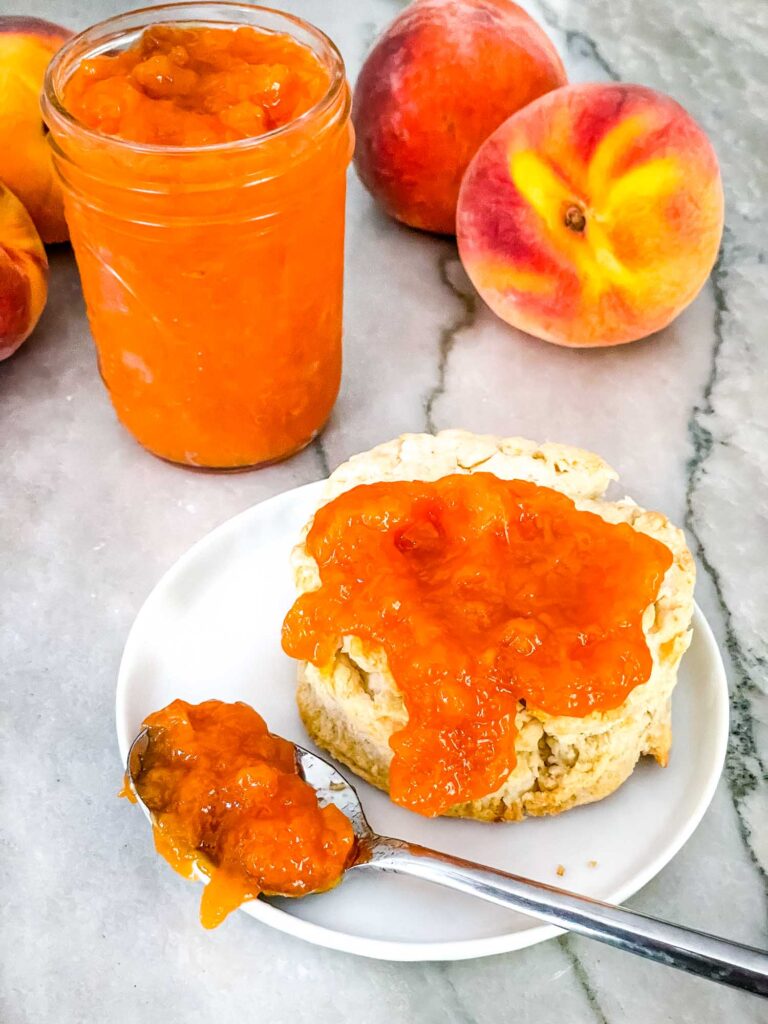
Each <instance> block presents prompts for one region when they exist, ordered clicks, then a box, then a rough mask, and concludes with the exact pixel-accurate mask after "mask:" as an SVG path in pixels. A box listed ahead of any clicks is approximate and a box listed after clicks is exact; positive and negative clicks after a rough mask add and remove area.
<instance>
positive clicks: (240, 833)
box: [137, 700, 354, 928]
mask: <svg viewBox="0 0 768 1024" xmlns="http://www.w3.org/2000/svg"><path fill="white" fill-rule="evenodd" d="M144 725H145V726H146V727H147V728H148V729H149V745H148V748H147V752H146V754H145V755H144V757H143V758H142V773H141V776H140V777H139V779H138V783H137V788H138V791H139V795H140V796H141V799H142V800H143V801H144V803H145V804H146V805H147V807H148V808H149V809H150V811H151V812H152V815H153V826H154V828H153V830H154V836H155V846H156V847H157V851H158V853H160V854H162V856H163V857H165V859H166V860H167V861H168V862H169V864H171V866H172V867H173V868H175V869H176V871H178V872H179V873H180V874H182V875H184V876H185V877H187V878H189V877H191V876H192V872H193V868H194V866H195V864H196V863H197V864H198V865H199V866H200V868H201V870H203V871H204V872H205V873H206V874H207V875H208V876H209V877H210V881H209V882H208V884H207V885H206V887H205V890H204V892H203V898H202V903H201V906H200V920H201V921H202V923H203V925H204V926H205V927H206V928H213V927H215V926H216V925H218V924H220V923H221V921H222V920H223V919H224V918H225V917H226V916H227V914H229V913H230V911H232V910H234V909H235V908H236V907H239V906H240V904H241V903H243V902H244V901H245V900H252V899H255V898H256V897H257V896H258V895H259V893H260V892H268V893H277V894H280V895H283V896H304V895H306V894H307V893H310V892H317V891H320V890H323V889H329V888H330V887H332V886H334V885H336V883H337V882H338V881H339V880H340V879H341V876H342V874H343V872H344V868H345V867H346V865H347V863H348V862H349V860H350V857H351V855H352V850H353V847H354V835H353V832H352V826H351V824H350V823H349V821H348V820H347V818H346V817H345V816H344V815H343V814H342V812H341V811H340V810H338V808H336V807H334V806H333V805H329V806H327V807H320V806H319V805H318V802H317V796H316V794H315V791H314V789H312V787H311V786H310V785H308V783H306V782H305V781H304V780H303V779H302V778H301V777H300V776H299V774H298V772H297V769H296V763H295V759H294V750H293V744H291V743H288V742H287V740H284V739H281V738H280V737H279V736H273V735H272V734H271V733H269V732H268V731H267V727H266V725H265V723H264V720H263V719H262V718H261V717H260V716H259V715H258V714H256V712H255V711H254V710H253V709H252V708H250V707H249V706H248V705H247V704H242V703H239V702H238V703H236V704H225V703H223V702H222V701H219V700H208V701H205V703H203V704H197V705H194V704H187V703H186V701H183V700H175V701H174V702H173V703H172V704H169V705H168V707H166V708H163V710H162V711H156V712H155V713H154V714H153V715H150V716H149V718H147V719H146V720H145V722H144Z"/></svg>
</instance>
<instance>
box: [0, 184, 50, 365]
mask: <svg viewBox="0 0 768 1024" xmlns="http://www.w3.org/2000/svg"><path fill="white" fill-rule="evenodd" d="M47 295H48V260H47V259H46V256H45V249H44V248H43V243H42V241H41V240H40V236H39V235H38V233H37V230H36V229H35V225H34V224H33V223H32V219H31V217H30V216H29V214H28V213H27V211H26V210H25V209H24V206H23V205H22V204H21V202H20V201H19V200H18V199H17V198H16V196H15V195H14V194H13V192H11V190H10V189H7V188H5V187H4V186H3V185H0V359H7V358H8V356H9V355H11V354H12V353H13V352H15V351H16V349H17V348H18V347H19V345H21V343H22V342H23V341H25V340H26V339H27V338H28V337H29V335H30V334H31V333H32V330H33V328H34V326H35V324H36V323H37V321H38V320H39V319H40V314H41V313H42V312H43V308H44V306H45V300H46V298H47Z"/></svg>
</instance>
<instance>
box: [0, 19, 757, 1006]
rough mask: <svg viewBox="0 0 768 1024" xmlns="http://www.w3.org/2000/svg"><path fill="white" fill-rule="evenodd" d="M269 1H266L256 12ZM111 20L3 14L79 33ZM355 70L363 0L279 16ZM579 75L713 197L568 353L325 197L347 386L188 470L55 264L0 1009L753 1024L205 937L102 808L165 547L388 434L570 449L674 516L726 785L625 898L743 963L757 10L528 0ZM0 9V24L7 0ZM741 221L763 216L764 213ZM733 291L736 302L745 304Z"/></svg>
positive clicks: (525, 967) (507, 961)
mask: <svg viewBox="0 0 768 1024" xmlns="http://www.w3.org/2000/svg"><path fill="white" fill-rule="evenodd" d="M276 2H278V0H276ZM125 6H126V5H125V4H123V3H121V2H120V0H30V2H29V3H28V4H27V5H26V13H32V14H37V15H40V16H44V17H48V18H52V19H54V20H57V21H61V22H62V23H64V24H68V25H71V26H72V27H75V28H78V27H83V26H85V25H86V24H87V23H89V22H92V21H95V20H97V19H98V18H100V17H102V16H106V15H107V14H110V13H114V12H117V11H118V10H120V9H122V8H123V7H125ZM283 6H285V7H287V8H289V9H291V10H295V11H296V12H297V13H300V14H302V15H305V16H306V17H308V18H309V19H310V20H312V21H315V22H316V23H317V24H319V25H320V26H322V27H323V28H325V29H326V30H327V31H329V32H330V33H331V35H333V37H334V38H335V39H336V40H337V42H338V43H339V45H340V48H341V50H342V53H343V54H344V56H345V58H346V60H347V63H348V66H349V70H350V74H351V75H352V76H354V75H355V74H356V72H357V69H358V67H359V65H360V62H361V60H362V57H363V55H364V53H365V50H366V48H367V47H368V45H369V44H370V41H371V40H372V38H373V37H374V35H375V33H376V32H377V31H378V30H379V28H380V27H381V26H383V25H384V24H385V23H386V22H387V21H388V20H389V19H390V18H391V17H392V15H393V14H394V13H395V12H396V10H397V9H398V7H399V6H400V5H399V4H398V3H395V2H392V0H294V2H292V3H285V4H284V5H283ZM525 6H527V7H529V9H530V10H531V12H532V13H533V14H534V15H535V16H538V17H539V18H540V19H542V20H543V21H544V22H545V23H546V25H547V26H548V28H549V30H550V32H551V34H552V36H553V38H554V39H555V41H556V43H557V44H558V45H559V46H560V48H561V50H562V52H563V53H564V54H565V56H566V60H567V63H568V65H569V68H570V70H571V73H572V76H573V77H574V78H577V79H604V78H618V77H621V78H624V79H627V80H634V81H638V82H643V83H645V84H648V85H651V86H655V87H658V88H661V89H664V90H666V91H668V92H671V93H672V94H673V95H674V96H675V97H676V98H677V99H678V100H680V101H681V102H682V103H683V104H684V105H685V106H686V107H687V108H688V109H689V110H690V111H691V112H692V113H693V114H694V115H695V116H696V117H697V118H698V119H699V121H700V122H701V123H702V124H703V125H704V126H705V128H706V129H707V131H708V132H709V133H710V134H711V137H712V139H713V141H714V143H715V145H716V147H717V150H718V153H719V156H720V160H721V163H722V168H723V172H724V177H725V182H726V190H727V196H728V228H727V232H726V235H725V239H724V246H723V253H722V256H721V259H720V261H719V263H718V266H717V268H716V271H715V273H714V276H713V280H712V283H711V285H710V286H708V287H707V289H706V290H705V291H704V293H703V294H702V295H701V296H700V298H699V299H698V300H697V301H696V302H695V304H694V305H693V306H692V307H691V308H690V309H689V310H688V311H687V312H686V313H685V314H684V315H683V316H682V317H680V319H679V320H678V321H677V322H676V323H675V324H674V325H673V326H672V327H671V328H669V329H668V330H667V331H665V332H664V333H663V334H662V335H660V336H657V337H655V338H653V339H652V340H649V341H646V342H641V343H638V344H635V345H631V346H628V347H625V348H622V349H619V350H615V351H607V352H569V351H565V350H560V349H557V348H554V347H552V346H548V345H545V344H544V343H540V342H537V341H534V340H531V339H529V338H526V337H523V336H521V335H519V334H517V333H515V332H514V331H512V330H511V329H508V328H506V327H505V326H504V325H503V324H501V323H500V322H498V321H497V320H495V319H494V317H493V316H492V314H491V313H490V312H489V311H488V310H486V309H485V308H484V307H483V306H482V305H481V304H480V303H478V302H477V301H476V299H475V298H474V297H473V295H472V292H471V289H470V287H469V285H468V283H467V280H466V278H465V277H464V276H463V274H462V273H461V270H460V267H459V265H458V264H457V261H456V257H455V250H454V248H453V246H452V245H451V244H449V243H447V242H442V241H437V240H434V239H431V238H428V237H424V236H420V235H417V234H414V233H411V232H409V231H407V230H405V229H402V228H400V227H398V226H397V225H395V224H394V223H391V222H389V221H388V220H386V219H384V218H383V217H382V216H381V215H379V214H378V213H377V212H376V210H375V209H374V208H373V206H372V203H371V201H370V200H369V199H368V197H367V196H366V195H365V194H364V193H363V191H362V190H361V188H360V187H359V185H358V184H357V182H356V181H355V180H354V177H352V178H351V180H350V196H349V221H348V225H349V226H348V258H347V267H348V274H347V288H348V290H347V302H346V370H345V379H344V386H343V391H342V394H341V397H340V400H339V402H338V405H337V407H336V411H335V414H334V417H333V421H332V423H331V425H330V427H329V428H328V430H327V431H326V433H325V436H324V437H323V439H322V442H321V443H318V444H316V445H314V446H313V447H312V448H310V449H309V450H307V451H306V452H304V453H303V454H301V455H300V456H298V457H297V458H295V459H293V460H292V461H290V462H288V463H285V464H284V465H281V466H277V467H274V468H271V469H268V470H264V471H261V472H257V473H250V474H243V475H238V476H229V477H227V476H208V475H201V474H197V473H192V472H188V471H185V470H182V469H176V468H173V467H171V466H168V465H165V464H163V463H161V462H158V461H156V460H155V459H153V458H152V457H151V456H149V455H146V454H145V453H144V452H143V451H142V450H141V449H139V448H138V447H137V446H136V445H135V444H134V443H133V442H132V441H131V440H130V438H129V437H128V436H127V434H125V433H124V432H123V431H122V430H121V429H120V428H119V427H118V425H117V423H116V422H115V420H114V418H113V415H112V411H111V408H110V405H109V402H108V399H107V397H106V395H105V393H104V391H103V389H102V386H101V383H100V381H99V379H98V376H97V373H96V366H95V362H94V357H93V352H92V348H91V342H90V339H89V336H88V329H87V326H86V322H85V318H84V315H83V309H82V301H81V296H80V289H79V284H78V279H77V273H76V270H75V266H74V263H73V260H72V256H71V253H70V252H69V250H68V249H67V248H65V247H62V248H60V249H58V250H56V251H55V252H54V253H53V254H52V290H51V299H50V303H49V306H48V308H47V310H46V313H45V316H44V319H43V321H42V323H41V325H40V328H39V329H38V331H37V332H36V334H35V336H34V337H33V339H32V340H31V341H30V342H29V343H28V344H27V345H26V346H25V347H24V348H23V349H22V350H20V351H19V352H18V353H17V355H16V356H15V357H14V358H13V359H11V360H9V361H8V362H6V363H4V364H2V365H0V422H1V424H2V425H1V426H0V445H1V446H2V461H1V462H0V465H2V471H3V483H2V504H1V506H0V519H1V520H2V533H1V534H0V535H1V536H2V541H0V548H1V549H2V559H1V561H0V595H2V598H1V602H2V603H1V605H0V607H1V608H2V613H1V614H2V633H1V634H0V647H1V653H0V658H1V659H2V665H3V668H4V681H3V687H2V691H1V696H0V701H1V702H2V736H3V738H2V748H1V749H2V765H3V771H2V778H1V779H0V821H1V822H2V825H0V833H1V838H0V849H1V850H2V856H1V859H0V906H2V915H1V917H2V926H1V927H0V961H1V966H0V1020H2V1022H3V1024H22V1022H24V1024H48V1022H56V1024H80V1022H102V1021H103V1022H107V1021H109V1022H110V1024H135V1022H138V1021H146V1022H151V1024H154V1022H172V1024H175V1022H179V1024H181V1022H184V1024H198V1022H200V1024H203V1022H205V1024H209V1022H210V1021H216V1022H218V1024H229V1022H235V1021H238V1022H240V1021H258V1022H261V1021H263V1022H275V1024H282V1022H286V1024H288V1022H290V1024H302V1022H304V1021H306V1022H310V1021H312V1022H319V1024H325V1022H328V1024H330V1022H333V1024H391V1022H412V1021H423V1022H425V1024H433V1022H434V1024H438V1022H439V1024H443V1022H450V1024H453V1022H456V1024H499V1022H502V1021H507V1020H509V1021H512V1020H515V1021H520V1022H526V1021H531V1022H534V1021H535V1022H536V1024H562V1022H567V1024H606V1022H609V1024H620V1022H627V1024H648V1022H651V1024H662V1022H674V1024H687V1022H691V1024H694V1022H695V1024H704V1022H709V1021H713V1022H714V1021H721V1020H727V1021H729V1022H736V1024H757V1022H759V1021H765V1020H766V1005H765V1004H764V1003H763V1002H761V1001H759V1000H757V999H754V998H752V997H748V996H745V995H741V994H738V993H735V992H732V991H730V990H727V989H723V988H719V987H716V986H713V985H709V984H707V983H705V982H703V981H700V980H695V979H692V978H689V977H687V976H683V975H679V974H677V973H675V972H673V971H671V970H669V969H667V968H663V967H657V966H654V965H651V964H646V963H645V962H642V961H638V960H635V959H633V958H630V957H628V956H625V955H623V954H620V953H618V952H615V951H613V950H610V949H607V948H605V947H602V946H598V945H595V944H591V943H589V942H588V941H586V940H581V939H561V940H557V941H552V942H549V943H546V944H544V945H541V946H538V947H535V948H533V949H529V950H526V951H524V952H522V953H516V954H510V955H507V956H500V957H495V958H491V959H488V960H483V961H476V962H468V963H458V964H413V965H397V964H387V963H375V962H369V961H364V960H359V959H355V958H352V957H349V956H346V955H343V954H338V953H333V952H329V951H325V950H321V949H316V948H313V947H311V946H308V945H304V944H302V943H300V942H298V941H297V940H294V939H291V938H289V937H287V936H284V935H281V934H278V933H275V932H272V931H269V930H267V929H265V928H263V927H261V926H260V925H258V924H257V923H256V922H254V921H252V920H250V919H249V918H247V917H245V916H244V915H234V916H233V917H232V918H231V919H230V921H229V922H228V923H227V924H226V926H225V927H222V928H221V929H219V930H218V931H217V932H214V933H206V932H203V931H202V930H201V929H200V927H199V925H198V924H197V920H196V907H195V902H196V901H195V894H193V893H192V892H191V891H190V890H189V887H188V885H187V883H185V882H184V881H182V880H181V879H180V878H178V877H176V876H174V875H173V874H172V873H171V871H169V870H168V869H167V867H166V866H165V865H164V864H163V863H162V862H161V861H160V860H159V859H158V858H156V857H155V855H154V854H153V853H152V852H151V849H150V846H149V843H148V841H147V840H148V837H147V832H146V826H145V823H144V821H143V819H142V818H141V816H140V815H138V814H136V813H132V812H131V809H130V808H129V807H127V805H124V804H122V803H119V802H118V801H117V800H116V799H115V792H116V789H117V788H118V784H119V776H120V765H119V762H118V760H117V751H116V744H115V737H114V727H113V696H114V684H115V675H116V669H117V665H118V661H119V658H120V653H121V649H122V645H123V642H124V639H125V635H126V632H127V630H128V627H129V625H130V623H131V621H132V619H133V617H134V615H135V613H136V611H137V610H138V608H139V606H140V604H141V602H142V601H143V599H144V597H145V596H146V594H147V593H148V591H149V590H150V589H151V587H152V585H153V584H154V582H155V581H156V579H157V578H158V576H159V575H160V574H161V573H162V571H163V570H164V569H165V568H166V567H167V566H168V565H170V564H171V562H173V561H174V559H175V558H176V557H177V556H178V555H179V554H181V553H182V552H183V551H184V550H185V549H186V548H187V547H188V546H189V545H190V544H191V543H192V542H193V541H195V540H196V539H197V538H198V537H200V536H202V535H203V534H204V533H205V532H206V531H208V530H209V529H210V528H211V527H213V526H215V525H216V524H217V523H219V522H221V521H222V520H224V519H226V518H228V517H229V516H230V515H232V514H234V513H235V512H238V511H240V510H241V509H243V508H245V507H247V506H249V505H250V504H252V503H253V502H256V501H258V500H260V499H261V498H264V497H266V496H268V495H271V494H274V493H276V492H278V491H281V490H284V489H286V488H288V487H293V486H295V485H297V484H300V483H304V482H306V481H308V480H312V479H315V478H317V477H319V476H321V475H322V474H323V473H324V471H325V469H326V467H327V466H328V465H331V466H332V465H334V464H336V463H338V462H339V461H340V460H342V459H344V458H345V457H346V456H348V455H349V454H351V453H352V452H354V451H357V450H360V449H362V448H366V447H369V446H370V445H372V444H374V443H376V442H378V441H382V440H384V439H386V438H388V437H390V436H392V435H394V434H397V433H399V432H401V431H404V430H420V429H424V428H425V427H430V428H441V427H447V426H463V427H467V428H469V429H474V430H480V431H483V430H488V431H494V432H499V433H521V434H526V435H529V436H531V437H534V438H539V439H545V438H548V439H552V440H563V441H568V442H571V443H574V444H581V445H584V446H586V447H589V448H594V449H596V450H597V451H599V452H601V453H602V454H603V455H605V456H606V457H607V458H608V459H609V461H611V462H612V463H613V464H614V465H615V466H616V467H617V468H618V469H619V470H620V472H621V474H622V479H623V483H624V485H625V487H626V490H627V491H628V492H629V493H631V494H633V495H634V496H636V497H637V498H638V499H639V500H641V501H642V502H643V503H644V504H647V505H650V506H653V505H656V506H658V507H660V508H662V509H664V510H665V511H666V512H668V513H669V514H670V515H671V516H672V517H674V518H676V519H677V520H678V521H684V522H685V523H686V525H687V528H688V531H689V536H690V540H691V543H692V545H693V546H694V548H695V550H696V553H697V556H698V559H699V566H700V577H699V584H698V592H697V596H698V599H699V601H700V603H701V604H702V606H703V608H704V610H705V612H706V614H707V615H708V616H709V617H710V621H712V623H713V625H714V627H715V629H716V631H717V634H718V638H719V640H720V642H721V644H722V647H723V650H724V652H725V654H726V658H727V662H728V671H729V677H730V683H731V686H732V691H733V729H732V736H731V744H730V751H729V757H728V765H727V771H726V773H725V775H724V777H723V779H722V782H721V784H720V787H719V789H718V792H717V795H716V797H715V800H714V803H713V805H712V807H711V809H710V811H709V812H708V814H707V815H706V817H705V819H704V821H703V823H702V825H701V826H700V828H699V829H698V831H697V832H696V834H695V835H694V837H693V838H692V839H691V841H690V842H689V843H688V845H687V846H686V847H685V848H684V849H683V851H682V852H681V853H680V854H679V855H678V856H677V857H676V858H675V859H674V861H673V862H672V863H671V864H670V865H669V866H668V867H667V868H666V869H665V870H664V871H663V872H662V873H661V874H660V875H659V876H658V877H657V878H656V879H655V880H654V881H653V882H652V883H651V884H650V885H648V886H647V887H646V888H645V889H644V890H643V891H642V892H641V893H639V894H638V895H637V896H636V897H635V898H634V899H633V900H632V901H631V904H632V905H633V906H634V907H637V908H639V909H641V910H645V911H647V912H650V913H656V914H661V915H666V916H669V917H671V918H674V919H678V920H680V921H682V922H686V923H688V924H691V925H695V926H698V927H700V928H703V929H711V930H717V931H721V932H724V933H728V934H730V935H731V936H733V937H735V938H739V939H741V940H743V941H747V942H752V943H754V944H758V945H768V938H767V937H766V872H767V871H768V785H767V784H766V761H767V760H768V702H767V701H766V663H767V662H768V646H767V645H766V639H765V637H766V635H768V630H767V629H766V627H767V626H768V622H767V621H766V610H767V608H768V530H767V529H766V516H767V515H768V455H766V450H767V448H768V411H767V410H768V404H766V401H765V394H766V385H767V384H768V345H766V340H765V327H764V323H765V300H764V298H763V295H764V294H765V293H766V290H767V289H768V267H767V266H766V250H765V248H764V244H765V241H764V240H765V237H766V224H765V220H764V204H765V202H766V194H765V186H766V182H767V181H768V154H767V153H766V145H767V142H766V140H767V139H768V134H767V132H768V125H767V124H766V122H767V121H768V102H767V101H766V98H765V85H766V82H768V57H767V48H768V8H767V7H766V5H765V3H764V2H759V0H733V2H731V3H727V4H726V3H722V2H720V0H686V2H685V3H680V4H669V3H668V2H667V0H644V2H643V3H637V2H634V0H546V3H534V2H533V0H531V2H530V3H526V4H525ZM4 7H7V5H4ZM761 218H763V219H762V223H761ZM761 293H762V294H761Z"/></svg>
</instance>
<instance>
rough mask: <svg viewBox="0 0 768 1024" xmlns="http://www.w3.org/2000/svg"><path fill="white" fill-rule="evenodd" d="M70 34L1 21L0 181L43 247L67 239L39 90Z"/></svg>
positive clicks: (30, 22) (35, 21)
mask: <svg viewBox="0 0 768 1024" xmlns="http://www.w3.org/2000/svg"><path fill="white" fill-rule="evenodd" d="M70 35H71V33H70V32H69V31H68V30H67V29H65V28H61V26H59V25H53V24H51V22H49V21H43V20H42V19H41V18H26V17H13V16H2V17H0V67H2V74H0V181H2V182H3V184H5V185H7V186H8V188H10V189H13V191H14V192H15V193H16V195H17V196H18V197H19V199H21V201H22V203H24V205H25V206H26V208H27V210H28V211H29V214H30V216H31V217H32V220H33V221H34V222H35V226H36V227H37V230H38V231H39V233H40V236H41V238H42V239H43V241H44V242H64V241H66V239H67V238H68V237H69V236H68V232H67V225H66V222H65V220H64V206H63V202H62V197H61V190H60V188H59V182H58V180H57V178H56V176H55V174H54V170H53V162H52V160H51V153H50V149H49V146H48V143H47V141H46V138H45V129H44V126H43V119H42V116H41V114H40V91H41V89H42V87H43V77H44V75H45V69H46V68H47V67H48V62H49V61H50V59H51V57H52V56H53V54H54V53H55V52H56V51H57V50H58V49H59V47H60V46H61V44H62V43H63V42H64V41H65V39H67V37H68V36H70Z"/></svg>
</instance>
